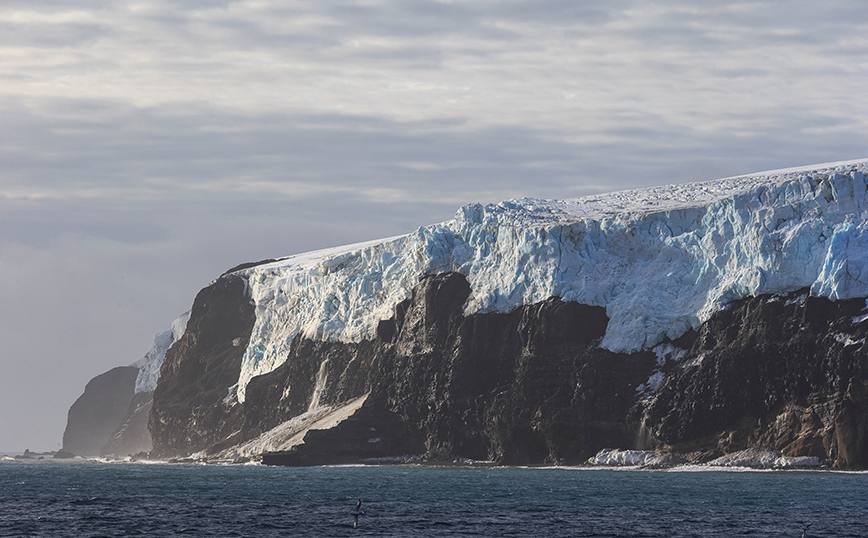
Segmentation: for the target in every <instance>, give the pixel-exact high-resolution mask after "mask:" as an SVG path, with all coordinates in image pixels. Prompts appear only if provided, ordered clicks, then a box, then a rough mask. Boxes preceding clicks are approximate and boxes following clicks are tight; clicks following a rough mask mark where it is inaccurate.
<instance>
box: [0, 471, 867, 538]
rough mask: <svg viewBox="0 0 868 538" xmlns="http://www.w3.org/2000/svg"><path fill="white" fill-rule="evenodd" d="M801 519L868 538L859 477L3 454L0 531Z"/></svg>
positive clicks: (762, 531)
mask: <svg viewBox="0 0 868 538" xmlns="http://www.w3.org/2000/svg"><path fill="white" fill-rule="evenodd" d="M359 498H361V499H362V509H363V511H364V512H365V515H363V516H361V517H360V518H359V526H358V528H357V529H353V518H352V516H351V515H350V511H351V510H353V508H354V507H355V505H356V502H357V500H358V499H359ZM809 524H810V527H808V530H807V533H806V534H805V536H808V537H838V538H843V537H868V474H866V473H836V472H828V471H825V472H824V471H812V472H805V471H785V472H769V471H766V472H759V471H749V472H747V471H746V472H737V471H709V470H702V471H700V470H699V468H694V469H693V470H684V469H681V470H678V471H640V470H599V469H593V470H591V469H577V468H437V467H424V466H382V467H375V466H368V467H355V466H336V467H310V468H285V467H264V466H250V465H246V466H245V465H189V464H143V463H99V462H63V463H60V462H53V461H43V462H30V463H19V462H8V461H7V462H0V536H2V537H7V536H9V537H12V536H14V537H77V538H78V537H93V538H96V537H118V536H148V537H168V536H185V537H200V536H201V537H205V536H207V537H234V536H244V537H278V536H280V537H288V536H304V537H309V536H381V537H389V536H396V537H398V536H400V537H404V536H407V537H425V536H522V537H528V536H541V537H548V536H554V537H561V536H564V537H566V536H569V537H614V536H624V537H667V538H673V537H733V536H755V537H767V536H768V537H778V536H780V537H801V536H802V532H803V530H804V529H805V527H807V526H808V525H809Z"/></svg>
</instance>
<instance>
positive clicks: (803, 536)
mask: <svg viewBox="0 0 868 538" xmlns="http://www.w3.org/2000/svg"><path fill="white" fill-rule="evenodd" d="M359 502H360V503H361V502H362V500H361V499H359ZM813 524H814V522H813V521H812V522H810V523H808V524H807V525H805V528H804V529H802V538H805V533H806V532H808V527H810V526H811V525H813Z"/></svg>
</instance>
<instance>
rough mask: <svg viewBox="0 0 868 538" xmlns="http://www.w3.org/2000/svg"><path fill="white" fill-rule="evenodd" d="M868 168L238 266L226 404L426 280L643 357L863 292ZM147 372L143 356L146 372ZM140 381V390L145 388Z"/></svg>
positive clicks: (461, 218) (601, 204)
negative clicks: (750, 306) (243, 329)
mask: <svg viewBox="0 0 868 538" xmlns="http://www.w3.org/2000/svg"><path fill="white" fill-rule="evenodd" d="M866 175H868V160H858V161H847V162H839V163H830V164H824V165H816V166H811V167H804V168H796V169H787V170H778V171H772V172H765V173H760V174H753V175H747V176H739V177H733V178H727V179H721V180H716V181H709V182H702V183H690V184H683V185H673V186H668V187H658V188H651V189H642V190H634V191H624V192H614V193H608V194H602V195H596V196H589V197H584V198H575V199H568V200H539V199H530V198H522V199H518V200H510V201H505V202H501V203H499V204H493V205H481V204H469V205H466V206H464V207H462V208H461V209H459V210H458V212H457V213H456V215H455V218H454V219H453V220H450V221H447V222H443V223H440V224H434V225H431V226H426V227H423V228H419V229H418V230H416V231H415V232H413V233H411V234H408V235H405V236H400V237H393V238H389V239H384V240H379V241H371V242H367V243H360V244H356V245H349V246H346V247H340V248H335V249H327V250H322V251H317V252H311V253H306V254H300V255H296V256H290V257H287V258H283V259H281V260H279V261H276V262H272V263H268V264H264V265H259V266H255V267H252V268H246V269H242V270H240V271H237V272H236V274H237V275H238V276H241V277H243V278H245V279H246V280H247V282H248V285H249V292H250V295H251V297H252V300H253V301H254V304H255V315H256V320H255V324H254V327H253V333H252V336H251V338H250V341H249V344H248V346H247V349H246V351H245V353H244V357H243V360H242V366H241V373H240V376H239V380H238V386H237V398H238V401H239V402H244V399H245V389H246V387H247V384H248V383H249V381H250V380H251V379H252V378H253V377H255V376H257V375H261V374H266V373H268V372H271V371H273V370H274V369H276V368H277V367H278V366H280V365H281V364H282V363H283V361H285V360H286V357H287V356H288V350H289V346H290V343H291V342H292V340H293V338H294V337H295V336H296V335H298V334H301V335H303V336H305V337H307V338H310V339H313V340H325V341H336V342H344V343H348V342H360V341H362V340H366V339H372V338H374V336H375V334H376V328H377V325H378V323H379V321H380V320H384V319H388V318H390V317H391V316H392V315H393V314H394V311H393V310H394V307H395V305H396V304H398V303H399V302H400V301H402V300H404V299H406V298H407V296H408V295H409V293H410V291H411V290H412V289H413V287H414V286H415V285H416V284H417V283H418V282H419V280H420V278H421V277H422V276H424V275H429V274H437V273H443V272H457V273H461V274H463V275H464V276H465V277H466V278H467V281H468V282H469V284H470V288H471V293H470V296H469V298H468V299H467V301H466V303H465V305H464V313H465V314H466V315H470V314H476V313H492V312H509V311H511V310H513V309H515V308H517V307H519V306H522V305H530V304H533V303H537V302H540V301H543V300H545V299H547V298H549V297H553V296H555V297H560V298H562V299H563V300H564V301H573V302H578V303H582V304H586V305H591V306H601V307H604V308H605V309H606V313H607V315H608V317H609V318H610V321H609V324H608V328H607V330H606V333H605V336H604V338H603V340H602V342H601V346H602V347H603V348H605V349H608V350H611V351H614V352H626V353H631V352H635V351H639V350H642V349H649V348H651V347H653V346H655V345H656V344H658V343H659V342H661V341H662V340H663V339H664V338H666V337H669V338H671V339H674V338H677V337H679V336H681V335H682V334H684V333H685V332H686V331H688V330H690V329H697V328H698V327H699V326H700V325H701V324H702V322H704V321H706V320H707V319H709V318H710V316H711V315H712V314H714V313H715V312H717V311H719V310H721V309H723V308H724V307H726V305H727V304H729V303H730V302H732V301H734V300H737V299H741V298H745V297H750V296H756V295H761V294H777V293H786V292H789V291H793V290H797V289H800V288H805V287H809V288H810V289H811V293H812V295H815V296H820V297H826V298H830V299H833V300H839V299H847V298H853V297H865V296H868V263H866V262H868V230H866V226H868V225H866V217H868V198H866V191H868V184H866ZM152 362H153V363H154V364H156V360H154V361H152ZM153 379H154V375H153V371H151V373H150V374H143V377H142V379H141V380H140V381H137V390H138V387H139V386H142V387H144V386H145V385H147V386H151V385H150V384H149V383H151V380H153Z"/></svg>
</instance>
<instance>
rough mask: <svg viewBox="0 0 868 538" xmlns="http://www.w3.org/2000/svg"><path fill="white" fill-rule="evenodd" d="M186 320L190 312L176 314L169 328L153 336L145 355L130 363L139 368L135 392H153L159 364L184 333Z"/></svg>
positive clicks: (158, 373) (160, 364) (158, 374)
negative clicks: (152, 342)
mask: <svg viewBox="0 0 868 538" xmlns="http://www.w3.org/2000/svg"><path fill="white" fill-rule="evenodd" d="M188 321H190V312H186V313H184V314H181V315H180V316H178V317H177V318H176V319H175V321H173V322H172V326H171V328H170V329H168V330H166V331H163V332H161V333H157V334H156V336H154V344H153V345H152V346H151V349H149V350H148V352H147V353H146V354H145V356H144V357H142V358H141V359H139V360H138V361H136V362H134V363H133V364H132V365H131V366H135V367H137V368H138V369H139V374H138V376H136V390H135V393H136V394H139V393H141V392H154V390H155V389H156V388H157V381H159V379H160V366H162V365H163V360H164V359H165V358H166V351H168V350H169V348H170V347H172V344H174V343H175V342H177V341H178V340H179V339H180V338H181V336H183V335H184V331H185V330H186V328H187V322H188Z"/></svg>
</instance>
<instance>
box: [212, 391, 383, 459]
mask: <svg viewBox="0 0 868 538" xmlns="http://www.w3.org/2000/svg"><path fill="white" fill-rule="evenodd" d="M367 397H368V395H367V394H365V395H364V396H361V397H359V398H356V399H353V400H350V401H348V402H344V403H342V404H340V405H333V406H327V405H324V406H319V407H317V408H316V409H311V410H309V411H308V412H306V413H303V414H301V415H298V416H296V417H293V418H291V419H290V420H287V421H286V422H284V423H282V424H279V425H278V426H275V427H274V428H272V429H270V430H268V431H267V432H264V433H263V434H262V435H260V436H259V437H257V438H255V439H252V440H250V441H247V442H245V443H242V444H239V445H237V446H234V447H232V448H228V449H226V450H224V451H222V452H220V453H219V454H215V455H214V456H213V458H214V459H218V460H229V461H238V460H245V459H251V458H256V457H258V456H260V455H261V454H262V453H263V452H275V451H283V450H289V449H290V448H292V447H294V446H297V445H300V444H301V443H303V442H304V436H305V435H307V432H308V431H310V430H328V429H331V428H334V427H335V426H337V425H338V424H340V423H341V422H343V421H344V420H346V419H347V418H349V417H351V416H352V415H353V414H355V412H356V411H358V409H359V408H360V407H361V406H362V404H363V403H365V400H366V399H367ZM229 438H230V439H231V438H232V436H230V437H229Z"/></svg>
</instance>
